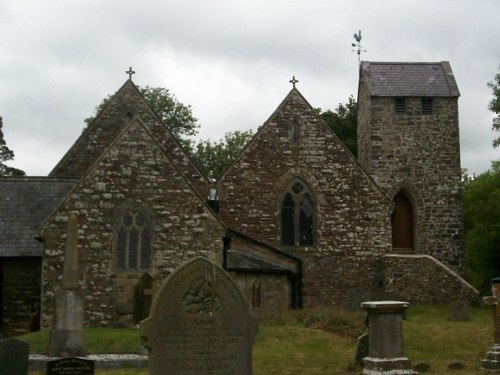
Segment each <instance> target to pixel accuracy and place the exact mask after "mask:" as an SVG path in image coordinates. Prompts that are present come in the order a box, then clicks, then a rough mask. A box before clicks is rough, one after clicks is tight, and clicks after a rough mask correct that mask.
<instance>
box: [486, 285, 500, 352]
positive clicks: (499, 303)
mask: <svg viewBox="0 0 500 375" xmlns="http://www.w3.org/2000/svg"><path fill="white" fill-rule="evenodd" d="M491 283H492V286H491V292H492V295H491V296H488V297H484V298H483V301H484V303H486V304H487V305H493V306H495V312H494V320H493V321H494V325H495V344H500V277H496V278H494V279H492V280H491Z"/></svg>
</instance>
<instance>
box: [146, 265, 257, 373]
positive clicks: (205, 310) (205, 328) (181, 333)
mask: <svg viewBox="0 0 500 375" xmlns="http://www.w3.org/2000/svg"><path fill="white" fill-rule="evenodd" d="M140 329H141V338H142V340H143V345H144V346H145V347H147V348H148V350H149V373H150V374H152V375H156V374H190V375H196V374H200V375H201V374H203V375H210V374H212V375H230V374H231V375H232V374H234V375H246V374H251V373H252V345H253V341H254V337H255V334H256V324H255V321H254V320H253V319H252V318H251V317H250V314H249V311H248V307H247V305H246V302H245V300H244V298H243V296H242V294H241V292H240V290H239V289H238V287H237V286H236V284H235V283H234V281H233V280H232V279H231V277H230V276H229V275H228V274H227V273H226V272H225V271H224V270H223V269H222V268H220V267H219V266H217V265H216V264H214V263H213V262H211V261H210V260H209V259H207V258H203V257H197V258H194V259H192V260H190V261H188V262H186V263H184V264H183V265H181V266H180V267H179V268H178V269H176V270H175V271H174V272H173V273H172V274H171V275H170V276H169V277H168V278H167V279H166V280H165V281H164V282H163V283H162V285H161V286H160V289H159V290H158V292H157V293H156V295H155V297H154V300H153V304H152V306H151V312H150V315H149V318H147V319H146V320H143V321H142V322H141V323H140Z"/></svg>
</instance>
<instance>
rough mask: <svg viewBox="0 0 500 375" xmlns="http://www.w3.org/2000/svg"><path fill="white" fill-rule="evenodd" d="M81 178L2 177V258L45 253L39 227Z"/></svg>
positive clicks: (0, 192)
mask: <svg viewBox="0 0 500 375" xmlns="http://www.w3.org/2000/svg"><path fill="white" fill-rule="evenodd" d="M76 182H77V179H68V178H50V177H15V178H14V177H13V178H10V177H3V178H0V257H17V256H42V244H41V243H40V242H38V241H37V240H36V239H35V237H36V236H38V228H39V226H40V225H41V224H42V223H43V221H44V220H45V219H46V217H47V216H48V215H49V214H50V212H51V211H52V210H53V209H55V208H56V206H57V204H58V203H59V202H61V201H62V199H63V198H64V197H65V195H66V194H67V193H68V192H69V190H70V189H71V188H72V187H73V186H74V185H75V184H76Z"/></svg>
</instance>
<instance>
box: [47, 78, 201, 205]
mask: <svg viewBox="0 0 500 375" xmlns="http://www.w3.org/2000/svg"><path fill="white" fill-rule="evenodd" d="M136 117H140V118H141V121H142V122H143V123H144V124H145V125H146V127H147V128H148V130H149V131H150V132H151V134H153V135H154V137H155V139H156V141H157V142H158V143H159V146H160V147H161V148H162V150H163V152H165V153H166V154H167V155H169V157H170V158H171V161H172V162H173V163H174V164H175V165H176V166H177V168H179V170H180V171H182V173H183V174H184V176H185V177H186V178H187V179H188V180H189V181H190V183H191V184H192V185H193V186H194V187H195V188H196V189H197V190H198V192H199V193H200V194H201V195H202V196H206V195H207V194H208V182H207V180H206V178H205V177H204V176H203V174H202V173H201V172H200V171H199V170H198V168H197V167H196V166H195V164H194V163H193V162H192V161H191V159H190V158H189V157H188V155H187V154H186V152H185V151H184V150H183V149H182V147H181V146H180V144H179V142H178V141H177V140H176V139H175V137H174V136H172V134H171V133H170V132H169V131H168V130H167V128H166V126H165V125H164V124H162V123H161V122H160V121H159V119H158V117H156V115H155V114H154V113H153V112H152V111H151V109H150V108H149V106H148V105H147V103H146V102H145V100H144V98H143V96H142V95H141V93H140V92H139V90H138V88H137V87H136V86H135V85H134V83H133V82H132V81H131V80H128V81H127V82H125V84H124V85H123V86H122V87H121V88H120V89H119V90H118V91H117V92H116V94H115V95H113V97H112V98H111V99H110V101H109V102H108V103H107V105H106V106H105V107H104V108H103V110H102V111H101V112H100V113H98V114H97V117H96V118H95V120H94V121H93V122H92V123H91V124H89V126H88V127H87V128H86V129H85V130H84V131H83V132H82V134H81V135H80V137H79V138H78V139H77V141H76V142H75V144H74V145H73V146H72V147H71V148H70V149H69V150H68V152H67V153H66V155H64V157H63V158H62V159H61V160H60V161H59V163H58V164H57V165H56V167H55V168H54V169H53V170H52V171H51V172H50V176H53V177H81V176H83V175H84V174H85V173H86V172H87V171H88V170H89V168H90V167H91V166H92V165H93V163H94V162H95V161H96V160H97V159H98V158H99V156H100V155H101V154H102V153H103V152H104V151H105V150H106V149H107V148H108V147H109V146H110V145H111V143H112V142H113V141H114V140H115V139H116V137H117V136H118V135H119V134H120V133H121V132H122V131H123V129H125V127H126V126H127V124H129V123H130V121H131V120H132V119H134V118H136Z"/></svg>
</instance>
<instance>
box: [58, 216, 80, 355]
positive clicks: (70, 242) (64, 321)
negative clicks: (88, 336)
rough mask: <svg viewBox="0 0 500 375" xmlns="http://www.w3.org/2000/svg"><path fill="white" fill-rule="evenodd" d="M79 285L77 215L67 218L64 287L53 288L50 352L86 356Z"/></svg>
mask: <svg viewBox="0 0 500 375" xmlns="http://www.w3.org/2000/svg"><path fill="white" fill-rule="evenodd" d="M77 288H78V218H77V216H76V215H75V214H71V215H70V216H69V218H68V233H67V237H66V248H65V251H64V270H63V288H62V290H58V291H56V299H55V308H54V323H53V327H52V329H51V331H50V338H49V355H51V356H53V357H77V356H85V355H86V349H85V340H84V334H83V314H84V312H83V299H82V297H81V295H80V293H79V292H78V290H77Z"/></svg>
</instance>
